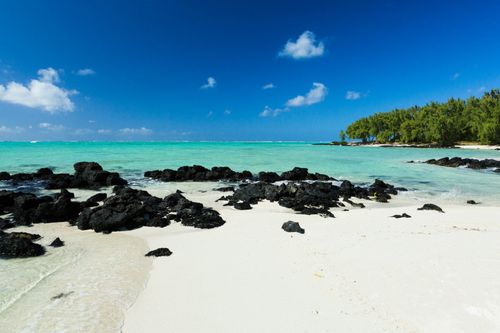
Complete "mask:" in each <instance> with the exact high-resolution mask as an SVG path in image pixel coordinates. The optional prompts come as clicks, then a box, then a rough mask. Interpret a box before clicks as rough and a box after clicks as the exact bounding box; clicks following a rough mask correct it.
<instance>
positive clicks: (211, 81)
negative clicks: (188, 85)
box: [201, 76, 217, 89]
mask: <svg viewBox="0 0 500 333" xmlns="http://www.w3.org/2000/svg"><path fill="white" fill-rule="evenodd" d="M216 84H217V81H216V80H215V79H214V78H213V77H211V76H210V77H209V78H208V79H207V83H205V84H204V85H202V86H201V89H209V88H214V87H215V85H216Z"/></svg>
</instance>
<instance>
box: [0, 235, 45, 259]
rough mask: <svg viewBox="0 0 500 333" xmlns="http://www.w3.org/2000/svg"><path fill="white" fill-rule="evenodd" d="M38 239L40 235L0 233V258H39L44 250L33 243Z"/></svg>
mask: <svg viewBox="0 0 500 333" xmlns="http://www.w3.org/2000/svg"><path fill="white" fill-rule="evenodd" d="M37 239H40V235H36V234H29V233H27V232H11V233H6V232H3V231H0V257H2V258H26V257H36V256H41V255H43V254H44V253H45V248H44V247H43V246H42V245H40V244H36V243H34V242H33V241H34V240H37Z"/></svg>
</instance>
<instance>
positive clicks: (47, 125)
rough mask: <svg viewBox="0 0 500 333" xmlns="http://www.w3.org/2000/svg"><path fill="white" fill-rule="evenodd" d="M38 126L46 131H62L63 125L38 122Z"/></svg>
mask: <svg viewBox="0 0 500 333" xmlns="http://www.w3.org/2000/svg"><path fill="white" fill-rule="evenodd" d="M38 127H40V128H41V129H44V130H47V131H53V132H57V131H62V130H63V129H64V126H63V125H54V124H51V123H40V124H38Z"/></svg>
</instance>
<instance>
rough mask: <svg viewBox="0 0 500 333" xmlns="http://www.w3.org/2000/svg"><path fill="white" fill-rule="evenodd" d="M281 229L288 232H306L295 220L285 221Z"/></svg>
mask: <svg viewBox="0 0 500 333" xmlns="http://www.w3.org/2000/svg"><path fill="white" fill-rule="evenodd" d="M281 229H283V230H285V231H286V232H298V233H299V234H303V233H305V232H306V231H305V230H304V229H302V228H301V227H300V224H299V223H298V222H293V221H288V222H285V223H283V225H282V226H281Z"/></svg>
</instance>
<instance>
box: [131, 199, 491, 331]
mask: <svg viewBox="0 0 500 333" xmlns="http://www.w3.org/2000/svg"><path fill="white" fill-rule="evenodd" d="M187 196H188V197H189V198H190V199H191V200H196V201H200V202H202V203H203V204H205V205H208V206H212V207H214V208H216V209H217V210H218V211H220V213H221V215H222V216H223V218H224V219H225V220H226V221H227V223H226V224H225V225H224V226H222V227H220V228H216V229H213V230H197V229H192V228H187V227H184V226H182V225H180V224H177V225H176V224H174V225H171V226H168V227H166V228H163V229H157V228H141V229H137V230H134V231H130V232H127V234H129V235H134V236H137V237H140V238H142V239H144V240H146V241H147V243H148V245H149V247H150V248H151V249H155V248H158V247H168V248H169V249H170V250H172V251H173V255H172V256H170V257H160V258H155V259H154V262H153V268H152V270H151V272H150V276H149V279H148V282H147V284H146V288H145V290H144V291H143V292H142V293H141V294H140V295H139V297H138V299H137V301H136V302H135V303H134V305H133V306H132V307H131V308H130V309H129V310H128V311H127V312H126V315H125V322H124V326H123V332H127V333H130V332H168V331H171V332H498V331H500V282H499V280H498V278H497V276H498V275H499V274H500V265H499V263H500V242H498V239H499V235H500V224H499V222H498V221H500V219H499V218H500V211H499V209H498V208H497V207H481V206H471V205H467V206H465V205H464V206H442V208H443V209H444V210H445V213H444V214H443V213H439V212H435V211H417V208H418V207H419V206H420V205H417V204H415V203H413V204H409V205H408V203H407V202H401V201H402V200H398V199H395V200H393V203H391V204H388V205H387V204H386V205H384V204H369V205H368V207H367V208H364V209H352V210H349V211H346V212H344V211H340V210H338V211H335V215H336V218H335V219H331V218H322V217H318V216H303V215H297V214H294V213H292V212H291V211H290V210H288V209H286V208H283V207H280V206H278V205H277V204H274V203H269V202H263V203H260V204H258V205H256V206H255V207H254V209H253V210H249V211H237V210H235V209H233V208H232V207H224V206H222V203H215V202H214V199H216V198H217V197H218V196H220V193H198V194H196V193H191V194H188V195H187ZM403 212H406V213H408V214H410V215H411V216H412V218H408V219H404V218H403V219H395V218H391V217H390V216H391V215H394V214H400V213H403ZM288 220H293V221H297V222H300V224H301V226H302V227H303V228H304V229H305V230H306V231H305V234H303V235H301V234H297V233H286V232H284V231H283V230H281V225H282V223H283V222H285V221H288Z"/></svg>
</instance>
